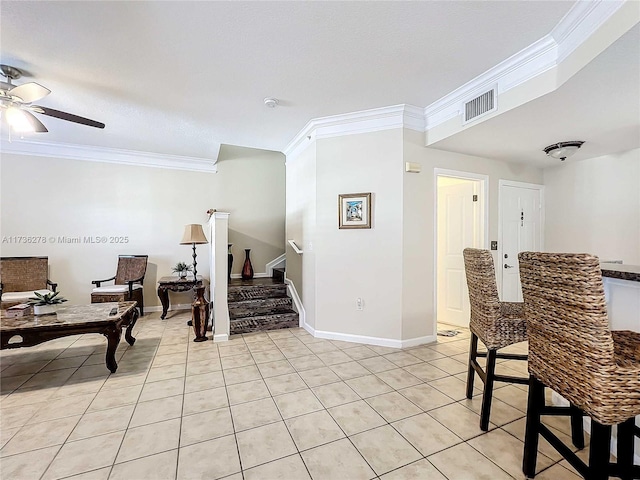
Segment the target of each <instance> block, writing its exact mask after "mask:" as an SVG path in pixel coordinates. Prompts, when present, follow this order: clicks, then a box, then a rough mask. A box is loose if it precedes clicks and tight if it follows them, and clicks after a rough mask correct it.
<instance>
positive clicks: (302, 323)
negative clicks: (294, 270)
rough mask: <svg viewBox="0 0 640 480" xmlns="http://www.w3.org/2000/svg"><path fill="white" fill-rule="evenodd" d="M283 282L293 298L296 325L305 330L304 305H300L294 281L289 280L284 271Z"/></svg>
mask: <svg viewBox="0 0 640 480" xmlns="http://www.w3.org/2000/svg"><path fill="white" fill-rule="evenodd" d="M284 283H286V284H287V288H288V289H289V293H290V294H291V300H293V305H294V307H295V310H296V312H298V320H299V323H298V325H299V326H300V327H302V328H304V329H305V330H307V328H306V327H305V325H307V324H306V319H307V313H306V311H305V309H304V306H303V305H302V300H301V299H300V296H299V295H298V291H297V290H296V286H295V285H294V283H293V282H292V281H291V280H289V279H288V278H287V274H286V272H285V276H284ZM309 328H310V327H309ZM307 331H308V330H307ZM312 335H313V334H312Z"/></svg>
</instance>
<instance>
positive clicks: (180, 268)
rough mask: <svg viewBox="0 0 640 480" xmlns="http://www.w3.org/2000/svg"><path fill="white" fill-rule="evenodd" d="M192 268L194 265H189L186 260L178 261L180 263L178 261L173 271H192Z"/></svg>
mask: <svg viewBox="0 0 640 480" xmlns="http://www.w3.org/2000/svg"><path fill="white" fill-rule="evenodd" d="M192 268H193V267H192V266H191V265H187V264H186V263H184V262H178V263H176V266H175V267H173V271H174V272H175V273H180V272H190V271H191V269H192Z"/></svg>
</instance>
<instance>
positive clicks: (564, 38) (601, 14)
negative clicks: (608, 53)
mask: <svg viewBox="0 0 640 480" xmlns="http://www.w3.org/2000/svg"><path fill="white" fill-rule="evenodd" d="M625 3H627V0H622V1H620V0H596V1H588V2H585V1H581V2H576V4H575V5H574V6H573V7H572V8H571V10H569V11H568V12H567V14H566V15H565V16H564V18H562V20H560V22H558V25H556V26H555V27H554V28H553V30H551V33H550V34H549V35H550V36H552V37H553V38H554V40H555V41H556V42H557V44H558V58H557V63H561V62H562V61H563V60H564V59H566V58H567V57H568V56H569V55H570V54H571V53H572V52H573V51H574V50H575V49H576V48H578V47H579V46H580V45H581V44H582V43H584V41H585V40H586V39H587V38H589V37H590V36H591V35H593V34H594V33H595V32H596V31H597V30H598V29H599V28H600V27H601V26H602V25H603V24H604V23H605V22H606V21H607V20H608V19H609V18H610V17H612V16H613V14H615V13H616V12H617V11H618V10H619V9H620V8H622V6H624V4H625Z"/></svg>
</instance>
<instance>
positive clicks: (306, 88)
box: [0, 0, 637, 158]
mask: <svg viewBox="0 0 640 480" xmlns="http://www.w3.org/2000/svg"><path fill="white" fill-rule="evenodd" d="M572 5H573V3H572V2H568V1H458V2H454V1H449V0H445V1H414V2H364V1H358V2H329V1H324V2H323V1H321V2H306V1H304V2H303V1H300V2H241V1H233V2H186V1H183V2H41V1H36V2H30V1H23V0H21V1H7V0H3V1H2V3H1V9H2V11H1V13H2V16H1V24H0V27H1V29H0V30H1V34H0V60H1V62H2V63H5V64H10V65H13V66H16V67H19V68H22V69H24V70H26V71H27V72H28V73H29V74H30V76H29V77H25V78H23V79H21V80H19V81H17V82H16V83H21V82H26V81H36V82H38V83H40V84H42V85H44V86H46V87H48V88H49V89H51V90H52V93H51V95H49V96H48V97H46V98H45V99H43V100H42V101H40V102H38V103H40V104H42V105H44V106H47V107H51V108H56V109H60V110H64V111H68V112H71V113H74V114H77V115H81V116H86V117H89V118H92V119H95V120H98V121H102V122H104V123H106V125H107V127H106V128H105V129H104V130H97V129H92V128H89V127H85V126H81V125H76V124H71V123H67V122H64V121H61V120H58V119H54V118H50V117H43V116H40V119H41V120H42V121H43V122H44V123H45V125H46V126H47V128H49V130H50V132H49V133H47V134H43V135H42V136H39V137H38V140H39V139H42V140H41V141H46V142H52V143H55V142H61V143H71V144H82V145H95V146H105V147H113V148H120V149H128V150H141V151H146V152H156V153H163V154H173V155H182V156H193V157H201V158H210V157H211V156H212V155H215V153H214V152H215V151H216V148H215V147H216V145H217V144H219V143H225V144H234V145H242V146H248V147H255V148H263V149H270V150H282V149H283V148H284V147H285V146H286V145H287V143H288V142H289V141H291V140H292V139H293V137H294V136H295V135H296V133H298V132H299V131H300V130H301V129H302V127H303V126H304V125H305V124H306V123H307V122H308V121H309V120H311V119H313V118H318V117H323V116H330V115H337V114H341V113H347V112H353V111H360V110H366V109H370V108H377V107H384V106H388V105H396V104H403V103H407V104H413V105H417V106H428V105H430V104H431V103H433V102H434V101H436V100H438V99H439V98H441V97H442V96H444V95H446V94H447V93H449V92H451V91H453V90H454V89H456V88H458V87H460V86H461V85H463V84H464V83H466V82H468V81H469V80H471V79H473V78H474V77H476V76H477V75H479V74H481V73H483V72H484V71H486V70H487V69H489V68H490V67H492V66H494V65H496V64H497V63H499V62H500V61H502V60H505V59H506V58H508V57H510V56H511V55H513V54H515V53H516V52H518V51H520V50H521V49H522V48H524V47H526V46H528V45H530V44H531V43H533V42H534V41H536V40H538V39H540V38H541V37H543V36H544V35H546V34H548V33H549V32H550V31H551V29H552V28H553V27H554V26H555V25H556V24H557V23H558V22H559V21H560V19H561V18H562V17H563V16H564V15H565V14H566V13H567V12H568V11H569V9H570V8H571V6H572ZM636 67H637V64H636ZM587 68H591V66H590V67H587ZM593 68H594V69H597V66H594V67H593ZM586 71H587V69H585V72H586ZM636 72H637V69H636ZM596 73H597V74H598V73H600V70H599V69H598V71H597V72H596ZM629 74H633V72H630V73H629ZM588 87H589V85H588V81H585V83H584V85H583V86H582V88H583V92H584V93H585V94H587V96H586V97H582V96H581V97H582V99H580V98H577V99H576V100H577V101H578V103H579V102H580V101H581V100H588V99H590V98H591V97H590V95H589V89H588ZM595 88H596V90H602V89H603V88H604V89H606V90H607V91H611V90H617V88H618V87H617V85H616V86H615V87H613V86H611V85H607V84H601V83H597V84H596V85H595ZM613 94H614V96H615V92H614V93H613ZM554 95H556V94H554ZM558 95H561V94H560V92H558ZM266 96H274V97H276V98H278V99H279V100H280V106H279V107H277V108H275V109H268V108H266V107H265V106H264V104H263V98H264V97H266ZM636 98H637V97H636ZM590 103H591V102H590ZM527 108H533V107H529V106H525V107H523V109H524V110H523V111H524V112H526V109H527ZM539 108H543V107H542V106H541V107H539ZM592 108H594V109H597V110H598V112H599V113H600V114H601V113H602V112H601V105H600V103H597V104H592ZM520 110H521V109H520ZM545 111H546V110H545ZM560 113H562V112H555V114H554V115H550V118H551V117H556V118H557V117H558V115H560ZM513 115H517V113H514V114H513ZM522 117H523V118H526V117H527V115H526V113H523V114H522ZM501 119H502V117H498V118H496V119H495V120H492V121H491V123H495V122H498V124H499V125H500V126H501V127H505V133H504V136H505V137H507V138H513V136H514V135H520V136H521V137H522V136H526V135H530V137H531V138H530V139H528V140H527V148H531V149H533V150H538V149H539V148H541V147H543V146H545V144H546V143H553V142H556V141H561V140H566V139H573V137H574V136H576V138H581V139H584V140H587V141H589V142H592V141H593V139H592V138H587V136H588V135H587V134H588V133H589V131H587V132H583V131H581V130H579V129H577V128H576V129H575V130H574V131H572V130H567V131H566V134H567V135H568V136H569V137H571V138H567V137H566V135H564V132H562V135H559V138H558V137H557V136H556V135H550V134H547V135H545V134H544V128H543V126H542V125H539V126H538V127H539V128H540V129H542V131H536V132H531V133H527V132H524V131H520V132H517V130H518V128H517V127H514V128H508V127H509V126H512V127H513V123H514V122H513V121H508V120H501ZM500 122H502V123H500ZM518 122H520V120H518ZM556 122H557V123H558V124H562V123H563V122H562V121H559V120H556ZM487 123H489V122H487ZM544 123H545V124H546V123H547V122H546V121H545V122H544ZM565 123H566V122H565ZM514 130H516V131H514ZM467 132H471V130H468V131H467ZM467 132H465V135H471V133H467ZM507 132H508V133H507ZM599 132H600V133H603V132H602V129H600V131H599ZM534 133H535V135H534ZM558 133H560V132H559V131H558ZM460 138H461V140H460V144H461V145H465V144H470V143H475V142H474V139H473V138H472V137H468V138H467V137H460ZM3 140H4V139H3ZM445 147H446V148H451V149H453V147H452V146H451V145H444V144H443V145H440V146H439V148H445ZM454 147H455V146H454ZM464 148H467V147H464ZM464 148H463V150H464ZM483 148H484V149H485V150H486V152H487V153H491V154H492V155H491V156H496V155H498V154H500V151H497V150H496V149H495V148H493V149H492V147H491V145H483ZM504 151H505V152H508V149H506V150H504ZM476 154H477V153H476Z"/></svg>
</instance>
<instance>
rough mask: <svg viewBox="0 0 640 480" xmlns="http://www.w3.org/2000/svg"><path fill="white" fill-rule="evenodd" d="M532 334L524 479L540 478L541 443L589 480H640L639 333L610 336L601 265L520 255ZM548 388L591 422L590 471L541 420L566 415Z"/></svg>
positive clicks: (584, 259)
mask: <svg viewBox="0 0 640 480" xmlns="http://www.w3.org/2000/svg"><path fill="white" fill-rule="evenodd" d="M518 258H519V261H520V279H521V283H522V293H523V295H524V303H525V316H526V319H527V329H528V334H529V373H530V383H529V402H528V408H527V426H526V433H525V447H524V459H523V467H522V468H523V472H524V473H525V475H526V476H527V477H529V478H533V476H534V475H535V468H536V459H537V451H538V439H539V435H542V437H543V438H545V439H546V440H547V441H548V442H549V443H550V444H551V445H552V446H553V447H554V448H555V449H556V450H558V452H559V453H561V454H562V455H563V456H564V457H565V458H566V459H567V461H568V462H569V463H570V464H571V465H572V466H573V467H574V468H575V469H576V470H577V471H578V472H579V473H580V474H581V475H583V476H584V477H585V478H588V479H594V480H599V479H606V478H608V477H609V475H617V476H619V477H621V478H623V479H630V478H640V467H638V466H635V467H634V466H633V455H634V445H633V443H634V431H635V432H637V427H635V425H634V422H635V416H637V415H640V333H637V332H631V331H611V330H610V328H609V320H608V317H607V307H606V304H605V296H604V287H603V284H602V272H601V270H600V263H599V260H598V257H595V256H593V255H587V254H570V253H565V254H560V253H540V252H535V253H534V252H523V253H520V254H519V255H518ZM545 387H549V388H551V389H553V390H554V391H555V392H557V393H558V394H559V395H561V396H562V397H564V398H565V399H566V400H568V401H569V402H570V403H571V404H572V405H575V406H576V407H577V408H579V409H580V410H581V411H582V413H583V414H585V415H588V416H589V417H590V418H591V444H590V447H589V461H588V464H586V463H585V462H583V461H582V460H580V459H579V458H578V457H577V455H576V454H575V453H574V452H573V451H571V450H570V449H569V448H567V446H566V445H564V444H563V443H562V442H561V441H560V439H559V438H558V437H557V436H556V435H554V434H553V433H552V432H551V430H550V429H549V428H547V427H546V426H545V425H543V424H542V423H541V415H558V414H567V413H568V411H567V410H566V409H565V410H563V408H562V407H554V406H547V405H545V396H544V389H545ZM613 425H617V426H618V442H617V443H618V450H617V464H610V462H609V455H610V447H609V444H610V440H611V427H612V426H613Z"/></svg>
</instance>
